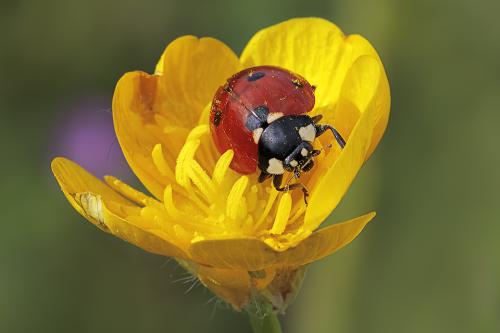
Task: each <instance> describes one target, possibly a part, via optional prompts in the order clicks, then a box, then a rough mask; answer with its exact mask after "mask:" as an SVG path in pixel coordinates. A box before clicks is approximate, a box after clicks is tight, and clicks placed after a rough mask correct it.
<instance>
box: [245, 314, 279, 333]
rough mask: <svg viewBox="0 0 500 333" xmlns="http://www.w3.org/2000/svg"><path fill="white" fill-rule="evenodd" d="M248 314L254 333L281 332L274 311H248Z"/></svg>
mask: <svg viewBox="0 0 500 333" xmlns="http://www.w3.org/2000/svg"><path fill="white" fill-rule="evenodd" d="M248 316H249V317H250V324H252V328H253V331H254V333H281V325H280V321H279V320H278V316H277V315H276V313H274V312H267V313H265V314H260V315H258V314H255V313H253V312H248Z"/></svg>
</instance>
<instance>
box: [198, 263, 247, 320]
mask: <svg viewBox="0 0 500 333" xmlns="http://www.w3.org/2000/svg"><path fill="white" fill-rule="evenodd" d="M196 275H197V276H198V278H199V279H200V281H201V282H202V283H203V284H204V285H205V286H206V287H207V288H208V289H210V290H211V291H212V292H213V293H214V294H215V295H217V296H219V297H220V298H221V299H223V300H226V301H227V302H229V303H231V305H232V306H233V307H234V308H235V309H236V310H241V308H243V307H244V306H245V305H246V304H247V303H248V301H249V300H250V296H251V290H250V286H251V285H250V277H249V275H248V272H247V271H246V270H235V269H221V268H212V267H207V266H203V265H199V266H198V267H197V268H196Z"/></svg>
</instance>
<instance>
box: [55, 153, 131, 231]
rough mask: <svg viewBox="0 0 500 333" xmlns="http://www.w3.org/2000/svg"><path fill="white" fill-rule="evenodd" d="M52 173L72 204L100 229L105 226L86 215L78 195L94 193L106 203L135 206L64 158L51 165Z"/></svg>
mask: <svg viewBox="0 0 500 333" xmlns="http://www.w3.org/2000/svg"><path fill="white" fill-rule="evenodd" d="M51 168H52V172H53V173H54V176H55V177H56V179H57V182H58V183H59V185H60V186H61V189H62V191H63V193H64V195H65V196H66V198H67V199H68V201H69V202H70V204H71V205H72V206H73V207H74V208H75V209H76V210H77V211H78V213H80V214H81V215H83V216H84V217H85V218H87V219H88V220H89V221H90V222H92V223H93V224H94V225H96V226H97V227H98V228H100V229H103V226H102V224H101V223H99V221H98V220H97V219H96V218H93V217H91V216H89V214H87V213H86V210H88V209H84V208H85V207H82V204H81V202H79V201H80V200H77V199H80V198H75V196H76V194H77V193H82V194H83V193H89V192H90V193H93V194H95V195H99V196H100V197H101V198H102V200H103V201H105V202H110V201H113V202H116V203H118V204H120V205H123V206H134V205H133V204H132V203H131V202H130V201H129V200H126V199H125V198H124V197H122V196H121V195H119V194H118V193H116V192H115V191H113V190H112V189H111V188H110V187H109V186H107V185H106V184H104V183H103V182H102V181H100V180H99V179H97V178H96V177H94V176H93V175H91V174H90V173H88V172H87V171H85V170H84V169H83V168H82V167H80V166H79V165H78V164H76V163H75V162H73V161H70V160H68V159H66V158H63V157H57V158H55V159H54V160H53V161H52V163H51ZM87 198H88V199H89V200H92V199H91V198H90V197H88V196H87V195H85V196H84V198H83V199H84V201H86V202H87V200H85V199H87Z"/></svg>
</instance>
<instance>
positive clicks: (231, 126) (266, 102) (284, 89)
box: [210, 66, 315, 174]
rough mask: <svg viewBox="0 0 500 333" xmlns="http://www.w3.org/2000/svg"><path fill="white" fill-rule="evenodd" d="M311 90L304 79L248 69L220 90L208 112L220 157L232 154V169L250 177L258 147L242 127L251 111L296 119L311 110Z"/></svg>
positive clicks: (280, 70)
mask: <svg viewBox="0 0 500 333" xmlns="http://www.w3.org/2000/svg"><path fill="white" fill-rule="evenodd" d="M314 102H315V99H314V87H313V86H312V85H311V84H309V82H307V80H306V79H304V78H303V77H301V76H300V75H298V74H294V73H292V72H290V71H288V70H286V69H283V68H279V67H274V66H258V67H252V68H247V69H245V70H243V71H241V72H238V73H236V74H234V75H233V76H232V77H230V78H229V79H228V80H227V83H226V84H225V85H224V86H222V87H220V88H219V89H218V90H217V92H216V94H215V96H214V99H213V101H212V106H211V109H210V129H211V131H212V136H213V139H214V141H215V145H216V146H217V149H218V150H219V152H220V153H224V152H225V151H227V150H228V149H232V150H233V151H234V157H233V160H232V162H231V166H230V167H231V169H233V170H235V171H236V172H239V173H241V174H251V173H254V172H255V171H256V169H257V161H258V149H257V148H258V147H257V144H256V143H255V142H254V140H253V136H252V132H251V131H250V130H248V129H247V128H246V126H245V124H246V121H247V117H248V115H249V113H250V112H251V110H254V109H255V108H257V107H259V106H266V107H267V108H268V109H269V113H282V114H283V115H296V114H303V113H306V112H309V111H311V110H312V109H313V107H314Z"/></svg>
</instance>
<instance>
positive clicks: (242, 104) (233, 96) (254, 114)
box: [224, 87, 260, 119]
mask: <svg viewBox="0 0 500 333" xmlns="http://www.w3.org/2000/svg"><path fill="white" fill-rule="evenodd" d="M224 91H225V92H227V93H228V94H229V96H231V97H232V98H234V99H235V100H236V101H237V102H238V103H240V104H241V106H243V107H244V108H245V109H246V110H247V111H248V112H250V113H251V114H253V116H254V117H255V118H257V119H260V118H259V116H258V115H257V114H256V113H255V111H254V110H250V109H249V108H248V107H247V106H246V105H245V103H243V102H242V101H241V98H240V96H238V95H236V94H235V93H234V91H233V89H231V88H230V87H224Z"/></svg>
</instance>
